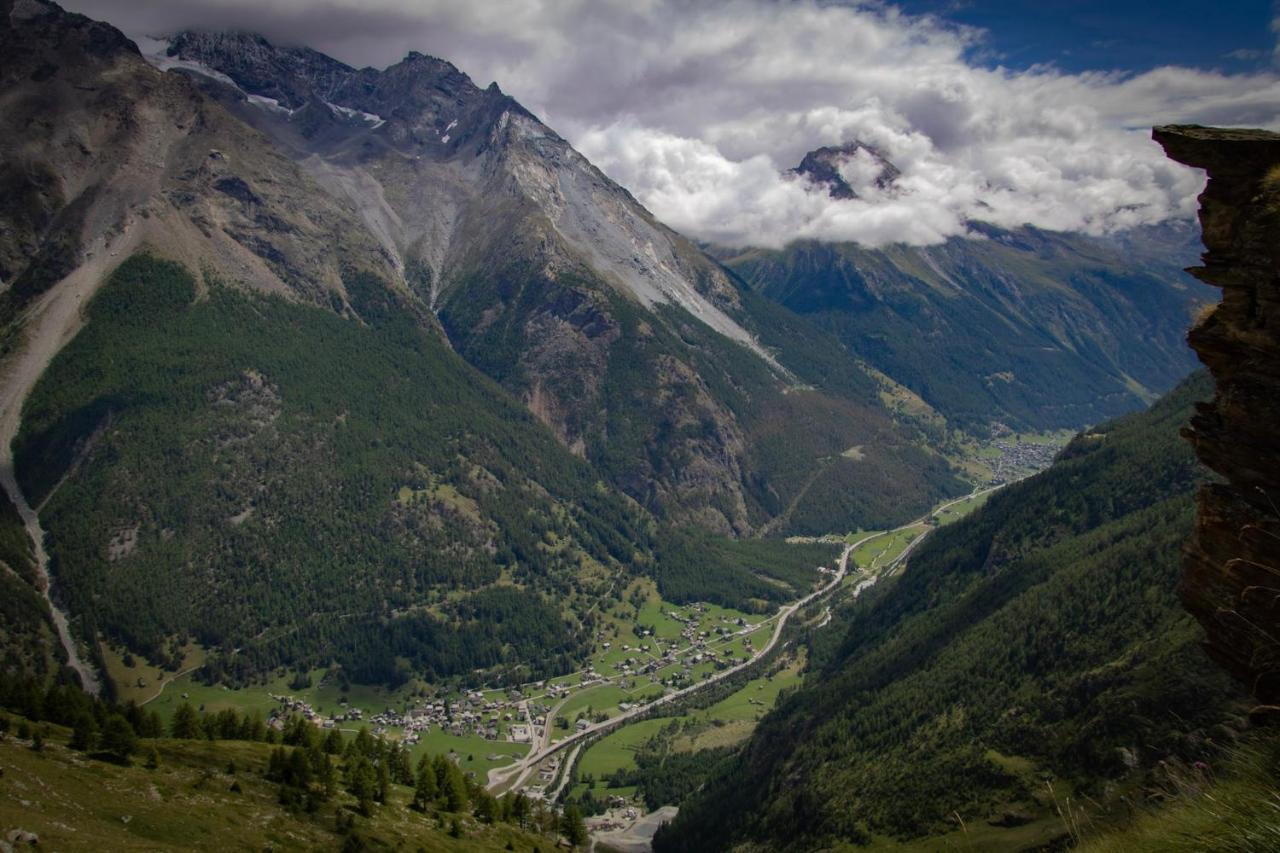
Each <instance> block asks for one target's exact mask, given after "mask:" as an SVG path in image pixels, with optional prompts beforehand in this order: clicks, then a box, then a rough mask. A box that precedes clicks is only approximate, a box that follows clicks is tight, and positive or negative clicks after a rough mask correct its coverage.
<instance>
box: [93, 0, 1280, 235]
mask: <svg viewBox="0 0 1280 853" xmlns="http://www.w3.org/2000/svg"><path fill="white" fill-rule="evenodd" d="M68 5H69V6H70V7H72V8H75V9H77V10H78V11H82V12H85V13H86V14H90V15H94V16H98V17H103V18H106V19H107V20H110V21H112V22H113V23H116V24H117V25H119V26H121V27H123V28H124V29H125V30H126V31H128V32H130V33H131V34H134V35H142V34H159V33H163V32H167V31H174V30H177V29H180V28H185V27H194V28H242V29H251V30H255V31H259V32H262V33H263V34H264V35H266V36H268V37H269V38H272V39H274V40H277V41H281V42H286V43H305V44H308V45H310V46H312V47H315V48H317V49H319V50H323V51H325V52H326V53H330V54H332V55H334V56H336V57H338V58H340V59H342V60H344V61H346V62H350V63H352V64H371V65H376V66H382V65H386V64H388V63H390V62H394V61H396V60H397V59H399V58H400V57H401V56H403V55H404V54H405V53H406V52H407V51H408V50H410V49H418V50H423V51H426V52H429V53H433V54H435V55H438V56H441V57H443V58H446V59H449V60H450V61H452V62H454V63H455V64H457V65H458V66H459V67H460V68H461V69H462V70H464V71H466V72H467V73H469V74H471V75H472V77H474V78H475V79H476V80H477V82H479V83H480V84H481V85H484V84H486V83H487V82H488V81H489V80H496V81H498V83H499V84H500V85H501V86H502V87H503V89H504V90H505V91H507V92H509V93H511V94H512V95H514V96H515V97H516V98H517V99H519V100H520V101H521V102H522V103H524V104H525V105H526V106H527V107H529V108H530V109H532V110H533V111H534V112H536V113H539V114H540V115H541V116H542V117H543V118H544V119H545V120H546V121H547V122H548V123H549V124H550V125H551V126H553V127H555V128H556V129H557V130H558V131H560V132H561V133H563V134H564V135H565V136H566V137H567V138H568V139H569V140H570V141H571V142H572V143H573V144H574V145H575V146H576V147H577V148H579V149H580V150H581V151H582V152H583V153H584V154H585V155H587V156H588V157H589V158H591V159H592V160H593V161H594V162H595V163H596V164H597V165H598V166H600V167H601V168H602V169H604V171H605V172H607V173H608V174H609V175H610V177H612V178H614V179H615V180H617V181H619V182H620V183H622V184H623V185H625V186H626V187H628V188H629V189H630V190H631V191H632V192H633V193H634V194H635V195H636V196H637V197H638V198H639V199H640V200H641V201H642V202H643V203H644V204H645V205H646V206H648V207H649V208H650V209H651V210H653V212H654V213H655V214H656V215H657V216H658V217H659V218H661V219H662V220H663V221H665V222H667V223H668V224H669V225H671V226H673V227H675V228H677V229H679V230H681V231H684V232H686V233H688V234H690V235H691V236H694V237H697V238H700V239H705V240H712V241H716V242H720V243H726V244H733V245H758V246H779V245H782V244H785V243H786V242H788V241H790V240H794V239H797V238H817V239H823V240H851V241H857V242H860V243H864V244H868V245H872V246H878V245H883V244H886V243H893V242H906V243H913V244H931V243H937V242H940V241H942V240H945V239H946V238H948V237H950V236H953V235H956V234H963V233H965V231H966V227H967V225H966V224H967V223H968V222H969V221H971V220H982V221H987V222H992V223H995V224H998V225H1003V226H1009V227H1013V226H1018V225H1022V224H1030V225H1035V226H1038V227H1041V228H1048V229H1055V230H1066V231H1085V232H1089V233H1102V232H1106V231H1110V230H1114V229H1119V228H1126V227H1131V226H1134V225H1140V224H1149V223H1154V222H1159V221H1162V220H1165V219H1168V218H1171V217H1189V216H1191V215H1192V214H1193V212H1194V210H1195V195H1196V193H1197V192H1198V191H1199V189H1200V187H1201V185H1202V177H1201V176H1200V174H1199V173H1198V172H1195V171H1192V170H1188V169H1185V168H1183V167H1180V166H1177V165H1176V164H1173V163H1171V162H1169V161H1168V160H1166V159H1165V158H1164V157H1163V155H1162V153H1161V152H1160V150H1159V148H1158V146H1156V145H1154V144H1153V143H1152V142H1151V141H1150V139H1149V128H1150V126H1151V125H1153V124H1163V123H1175V122H1197V123H1203V124H1224V125H1251V126H1262V127H1272V128H1276V127H1280V75H1278V74H1277V73H1276V71H1275V70H1274V69H1273V68H1262V69H1260V70H1256V71H1253V72H1250V73H1247V74H1225V73H1222V72H1220V71H1215V70H1205V69H1193V68H1181V67H1175V66H1169V67H1160V68H1155V69H1152V70H1149V71H1146V72H1144V73H1140V74H1123V73H1109V72H1106V71H1097V72H1088V73H1081V74H1068V73H1065V72H1063V71H1061V70H1059V69H1056V68H1054V67H1052V66H1032V67H1030V68H1028V69H1010V68H1005V67H1001V66H1000V65H998V64H996V63H993V62H992V61H991V57H990V56H989V55H987V54H986V52H985V51H984V46H983V45H984V42H983V38H984V34H983V32H982V31H980V30H974V29H971V28H965V27H959V26H955V25H952V24H949V23H947V22H946V21H944V20H941V19H939V18H936V17H932V16H908V15H904V14H902V13H900V12H898V11H897V10H896V9H895V8H894V7H893V6H891V5H888V4H884V3H879V2H863V3H860V2H851V3H829V2H819V0H800V2H788V3H778V2H769V0H705V2H692V0H639V2H637V0H616V2H615V0H591V2H587V0H567V2H548V0H544V2H540V3H539V2H525V0H494V1H493V2H485V3H483V4H466V6H465V7H464V5H463V4H457V3H452V2H448V0H329V2H327V3H323V4H316V3H312V2H305V0H287V2H279V3H274V4H272V6H271V8H270V9H264V8H259V7H258V6H257V5H256V4H254V3H251V2H246V0H194V2H188V3H183V4H180V6H181V8H177V7H176V6H177V5H178V4H167V3H163V2H159V0H78V2H71V3H68ZM1260 23H1261V24H1262V25H1264V26H1265V25H1266V23H1268V22H1266V21H1262V22H1260ZM1117 49H1118V50H1123V47H1118V48H1117ZM853 139H857V140H861V141H863V142H866V143H869V144H871V145H873V146H875V147H876V148H878V149H879V150H880V151H882V152H883V153H884V154H885V155H886V156H887V157H888V159H889V160H891V161H892V162H893V163H894V164H895V165H896V166H898V168H900V169H901V171H902V175H901V177H900V178H898V179H897V180H896V181H895V182H894V184H893V185H892V186H889V187H886V188H876V187H870V188H868V190H867V191H866V192H860V193H859V195H860V198H858V199H851V200H835V199H833V198H831V197H830V196H829V195H828V194H827V193H826V192H825V191H823V190H821V189H815V188H813V187H811V186H810V185H808V184H807V183H806V182H804V181H803V180H799V179H796V178H794V177H792V176H788V175H787V174H786V170H787V169H789V168H790V167H792V166H795V165H796V164H797V163H798V162H799V161H800V159H801V158H802V157H803V155H804V153H805V152H806V151H808V150H811V149H813V148H817V147H819V146H822V145H835V144H840V143H843V142H847V141H850V140H853Z"/></svg>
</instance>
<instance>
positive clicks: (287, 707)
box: [267, 693, 364, 730]
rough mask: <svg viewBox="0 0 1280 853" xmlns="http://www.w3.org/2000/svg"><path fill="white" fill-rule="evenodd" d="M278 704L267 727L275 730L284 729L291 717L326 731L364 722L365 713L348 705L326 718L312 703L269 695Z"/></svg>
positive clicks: (290, 697) (343, 705)
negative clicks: (342, 725)
mask: <svg viewBox="0 0 1280 853" xmlns="http://www.w3.org/2000/svg"><path fill="white" fill-rule="evenodd" d="M269 695H270V696H271V698H272V700H274V701H275V702H276V704H277V707H275V708H273V709H272V711H271V715H270V716H269V717H268V718H267V725H268V726H270V727H271V728H273V729H276V730H280V729H283V728H284V722H285V720H287V719H288V718H289V717H302V718H304V719H306V720H308V721H310V722H311V724H312V725H314V726H319V727H320V728H324V729H332V728H337V727H338V726H339V725H340V724H341V723H344V722H348V721H351V722H361V721H363V720H364V711H362V710H360V709H359V708H350V707H347V705H346V703H345V702H344V703H342V710H341V711H339V712H338V713H336V714H333V715H331V716H328V717H326V716H324V715H322V714H321V713H319V712H318V711H317V710H316V709H315V708H312V707H311V703H310V702H304V701H303V700H301V699H295V698H294V697H292V696H278V695H276V694H275V693H271V694H269Z"/></svg>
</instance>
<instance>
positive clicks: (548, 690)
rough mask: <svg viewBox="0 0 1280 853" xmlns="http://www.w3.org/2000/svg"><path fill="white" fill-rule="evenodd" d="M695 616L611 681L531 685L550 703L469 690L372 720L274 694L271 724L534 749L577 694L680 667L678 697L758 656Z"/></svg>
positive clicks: (642, 635)
mask: <svg viewBox="0 0 1280 853" xmlns="http://www.w3.org/2000/svg"><path fill="white" fill-rule="evenodd" d="M691 610H692V611H693V614H692V615H685V614H681V613H679V612H677V611H671V612H670V613H668V614H667V615H668V616H670V617H671V618H672V619H674V620H676V621H677V622H680V623H681V624H682V625H683V626H684V627H683V629H682V630H681V633H680V636H681V638H682V639H683V641H684V642H683V643H682V642H681V641H680V640H676V639H672V640H664V639H662V638H661V637H657V636H654V635H653V632H652V631H650V630H648V629H641V630H640V631H638V632H637V633H638V635H639V640H638V641H637V643H636V644H635V645H634V647H633V646H632V644H630V643H626V644H623V645H622V651H624V652H632V651H634V652H635V654H634V655H630V656H628V657H627V658H625V659H624V660H621V661H619V662H617V663H615V664H613V665H612V669H613V673H611V674H609V675H605V674H602V673H600V672H597V671H596V670H595V668H593V667H589V668H588V669H586V670H585V671H584V672H583V673H582V675H581V678H580V679H579V680H578V683H577V684H573V685H571V684H568V683H563V682H562V683H546V682H538V683H536V684H533V685H531V688H532V689H533V690H537V691H543V695H541V696H539V697H538V699H539V700H540V701H532V700H530V699H527V698H526V697H525V696H524V694H523V693H522V692H521V691H520V690H519V689H515V688H512V689H510V690H508V691H506V693H505V696H504V697H503V698H492V694H490V695H489V696H486V695H485V694H484V693H481V692H480V691H478V690H467V691H464V692H463V693H462V695H461V696H456V697H451V698H434V699H430V700H426V701H423V702H421V703H419V704H417V705H415V706H412V707H407V708H405V709H404V710H403V711H397V710H395V709H392V708H387V709H386V710H384V711H381V712H377V713H371V714H369V715H368V716H367V717H366V715H365V712H364V711H363V710H361V709H360V708H353V707H350V706H349V705H348V704H347V703H346V702H342V703H340V705H339V709H338V710H337V711H336V712H334V713H332V714H329V715H324V714H321V713H320V712H319V711H317V710H316V709H315V708H313V707H312V706H311V704H310V703H308V702H306V701H304V700H301V699H297V698H295V697H293V696H283V695H276V694H271V698H272V699H273V700H274V701H275V702H276V703H277V706H278V707H277V708H275V709H274V710H273V711H272V712H271V716H270V719H269V720H268V724H269V725H271V726H272V727H274V728H277V729H280V728H283V727H284V723H285V720H287V719H288V718H289V717H292V716H302V717H304V718H305V719H307V720H309V721H310V722H311V723H312V724H313V725H315V726H318V727H320V728H325V729H332V728H341V727H343V724H344V723H361V724H367V725H369V726H370V728H371V730H372V731H373V733H374V734H384V733H385V732H386V731H387V730H388V729H399V730H400V731H401V732H402V733H403V734H402V738H403V742H404V743H406V744H410V745H412V744H415V743H418V742H419V741H420V740H421V739H422V736H423V735H425V734H426V733H427V732H429V731H430V730H431V728H432V727H433V726H435V727H437V728H439V729H440V730H442V731H446V732H449V733H451V734H455V735H460V736H466V735H478V736H480V737H482V738H485V739H486V740H492V741H497V740H507V741H512V742H515V743H532V742H534V741H535V740H536V739H537V738H538V737H540V736H541V734H542V732H543V730H544V728H545V726H547V724H548V720H547V715H548V713H549V712H550V707H551V706H552V705H554V704H555V703H557V702H559V701H560V700H562V699H565V698H567V697H568V696H569V695H570V694H571V693H573V692H575V691H578V690H583V689H586V688H589V687H593V686H595V685H598V684H604V683H606V682H609V681H612V680H615V679H616V680H617V681H618V682H619V683H621V684H622V685H623V686H634V683H635V682H634V681H631V682H630V684H628V679H638V678H641V677H643V676H646V675H647V676H649V679H650V681H652V682H654V683H657V682H658V671H659V670H663V669H668V668H672V667H673V665H679V667H680V668H679V670H677V671H674V672H673V673H671V674H669V675H668V676H667V677H666V678H663V679H662V684H663V685H665V686H666V687H668V688H669V689H674V687H675V686H676V685H679V684H682V683H686V682H688V681H689V680H691V679H692V674H693V669H694V667H696V666H698V665H700V664H703V663H706V662H715V663H719V664H721V665H726V666H728V665H733V664H736V663H745V662H746V660H747V657H749V656H750V654H751V653H752V650H751V638H750V637H745V638H744V640H743V645H744V647H745V651H746V655H747V656H746V657H735V656H733V655H730V654H728V653H726V652H725V651H723V650H717V649H715V648H713V647H712V646H711V645H710V644H711V643H713V642H714V641H716V640H719V639H724V638H728V637H733V636H744V635H746V634H748V633H750V632H751V631H753V630H755V628H756V626H755V625H752V624H750V623H748V622H747V621H746V620H745V619H742V618H730V617H721V621H722V622H723V623H724V624H722V625H717V626H715V627H714V628H711V629H709V630H708V629H703V628H702V627H701V619H700V618H699V617H700V616H701V615H702V614H704V613H705V612H706V608H705V607H703V606H702V605H693V606H692V607H691ZM611 645H612V644H611V643H609V642H603V643H602V646H603V648H605V649H609V648H610V647H611ZM544 703H545V704H544ZM630 707H631V704H630V703H626V702H624V703H622V704H620V705H619V708H620V710H622V711H626V710H628V709H629V708H630ZM588 724H589V723H588V721H587V720H585V719H581V720H578V721H577V726H578V728H579V729H581V728H585V727H586V726H587V725H588Z"/></svg>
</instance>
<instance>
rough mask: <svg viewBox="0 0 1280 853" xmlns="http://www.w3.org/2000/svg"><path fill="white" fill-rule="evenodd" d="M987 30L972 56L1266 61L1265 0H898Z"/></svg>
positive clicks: (1026, 60)
mask: <svg viewBox="0 0 1280 853" xmlns="http://www.w3.org/2000/svg"><path fill="white" fill-rule="evenodd" d="M893 5H896V6H898V7H899V8H901V9H902V10H903V11H906V12H909V13H915V14H926V13H928V14H935V15H938V16H939V17H942V18H945V19H946V20H949V21H953V22H955V23H959V24H967V25H970V26H975V27H981V28H983V29H985V30H987V32H988V34H987V38H986V39H985V43H984V45H983V46H982V47H981V48H979V49H978V50H977V51H975V52H974V53H973V54H972V56H973V58H974V59H975V60H976V61H979V62H982V63H985V64H1003V65H1005V66H1008V67H1012V68H1027V67H1029V66H1032V65H1035V64H1036V63H1053V64H1054V65H1056V66H1058V67H1059V68H1061V69H1063V70H1064V71H1073V72H1076V71H1087V70H1105V71H1112V70H1121V71H1146V70H1149V69H1151V68H1155V67H1158V66H1161V65H1185V66H1192V67H1196V68H1205V69H1209V68H1217V69H1222V70H1226V71H1238V70H1246V69H1252V68H1256V67H1259V66H1262V65H1267V64H1270V63H1271V61H1272V48H1273V47H1274V46H1275V34H1274V33H1273V32H1272V31H1271V26H1270V25H1271V20H1272V17H1273V15H1274V14H1275V8H1274V7H1273V5H1272V3H1271V2H1269V0H1218V1H1217V2H1214V0H1163V2H1158V3H1156V2H1150V0H1036V2H1028V0H901V2H897V3H894V4H893Z"/></svg>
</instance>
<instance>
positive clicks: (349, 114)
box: [324, 101, 387, 129]
mask: <svg viewBox="0 0 1280 853" xmlns="http://www.w3.org/2000/svg"><path fill="white" fill-rule="evenodd" d="M324 105H325V106H326V107H328V108H329V109H331V110H333V111H334V112H335V113H337V114H338V115H340V116H345V117H346V118H358V119H360V120H361V121H363V122H365V123H367V124H372V125H373V127H374V129H377V128H379V127H382V126H383V125H384V124H386V123H387V120H386V119H384V118H383V117H382V116H379V115H374V114H373V113H366V112H364V111H362V110H357V109H352V108H351V107H343V106H339V105H338V104H331V103H329V102H328V101H325V102H324Z"/></svg>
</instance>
